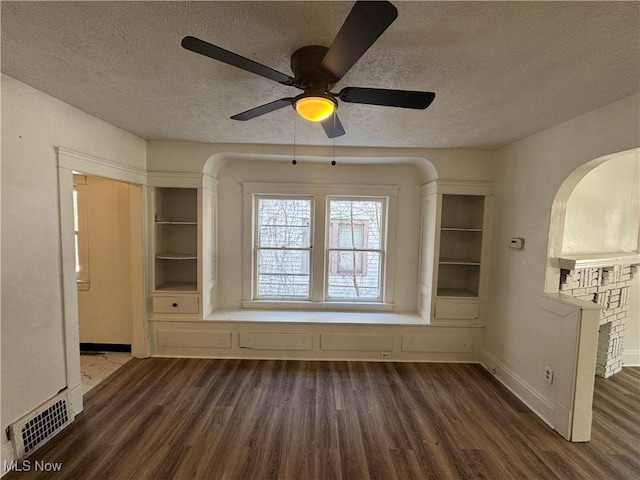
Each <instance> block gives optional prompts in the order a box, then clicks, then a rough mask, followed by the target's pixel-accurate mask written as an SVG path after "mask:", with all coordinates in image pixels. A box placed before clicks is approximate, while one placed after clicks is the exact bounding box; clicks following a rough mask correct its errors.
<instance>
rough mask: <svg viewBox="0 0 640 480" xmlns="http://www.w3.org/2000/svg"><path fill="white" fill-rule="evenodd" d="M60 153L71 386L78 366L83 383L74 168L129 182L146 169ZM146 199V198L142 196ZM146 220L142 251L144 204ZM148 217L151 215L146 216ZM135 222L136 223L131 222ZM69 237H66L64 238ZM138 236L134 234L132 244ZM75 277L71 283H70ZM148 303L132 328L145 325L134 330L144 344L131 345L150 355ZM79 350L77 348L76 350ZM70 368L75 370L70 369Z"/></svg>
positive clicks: (141, 178)
mask: <svg viewBox="0 0 640 480" xmlns="http://www.w3.org/2000/svg"><path fill="white" fill-rule="evenodd" d="M56 153H57V154H58V159H57V163H58V202H59V210H58V217H59V219H60V250H61V256H60V258H61V262H62V265H61V272H62V284H61V285H62V292H61V294H62V302H63V307H62V308H63V312H62V318H63V332H64V336H65V344H66V345H67V346H68V347H67V351H66V355H65V362H66V365H67V371H68V373H67V387H68V388H70V389H72V388H74V387H75V386H76V385H75V384H74V383H69V381H71V382H75V375H76V373H75V372H74V371H75V369H76V368H77V378H78V384H80V350H79V345H80V338H79V320H78V299H77V282H76V274H75V251H74V240H73V231H74V230H73V197H72V191H73V171H78V172H81V173H83V174H87V175H95V176H99V177H103V178H109V179H112V180H117V181H121V182H125V183H129V184H135V185H143V186H144V185H146V181H147V177H146V173H145V172H143V171H141V170H138V169H135V168H132V167H127V166H124V165H120V164H117V163H114V162H112V161H109V160H104V159H100V158H97V157H93V156H91V155H86V154H84V153H79V152H75V151H73V150H69V149H66V148H63V147H56ZM142 201H143V202H144V198H143V199H142ZM142 212H143V219H142V220H143V222H142V224H140V225H137V227H138V228H140V231H139V232H138V233H137V234H136V235H140V236H141V237H142V239H143V241H142V247H143V254H144V253H145V251H146V249H147V248H148V245H149V242H148V241H147V232H148V224H147V223H146V222H147V218H145V216H144V205H143V206H142ZM146 217H148V215H147V216H146ZM132 226H133V225H132ZM65 237H67V238H65ZM134 243H135V239H134V238H133V234H132V246H133V245H134ZM139 274H140V275H141V276H142V278H141V279H140V281H141V282H142V285H143V289H144V290H146V283H145V282H146V279H145V275H144V270H143V271H140V272H139ZM71 281H72V283H71ZM148 307H149V305H148V303H147V302H146V301H144V302H143V305H142V308H140V306H137V307H135V308H134V310H133V315H134V319H133V328H134V329H136V328H137V329H142V330H141V331H139V332H134V335H133V341H136V339H138V340H143V341H144V344H143V345H137V344H136V345H132V349H133V350H134V351H135V352H138V354H139V355H140V356H141V357H148V356H149V354H150V353H151V350H150V348H151V346H150V341H149V334H148V325H147V318H148V311H149V308H148ZM76 350H77V351H76ZM69 369H71V370H74V371H69Z"/></svg>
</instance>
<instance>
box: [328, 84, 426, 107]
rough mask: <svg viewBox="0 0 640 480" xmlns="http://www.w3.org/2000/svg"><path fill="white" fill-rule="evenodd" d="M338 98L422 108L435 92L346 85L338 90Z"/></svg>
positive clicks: (389, 105)
mask: <svg viewBox="0 0 640 480" xmlns="http://www.w3.org/2000/svg"><path fill="white" fill-rule="evenodd" d="M339 97H340V100H342V101H343V102H347V103H365V104H368V105H382V106H385V107H401V108H415V109H417V110H424V109H425V108H427V107H428V106H429V105H431V102H433V99H434V98H436V94H435V93H433V92H414V91H411V90H387V89H384V88H359V87H347V88H343V89H342V90H340V94H339Z"/></svg>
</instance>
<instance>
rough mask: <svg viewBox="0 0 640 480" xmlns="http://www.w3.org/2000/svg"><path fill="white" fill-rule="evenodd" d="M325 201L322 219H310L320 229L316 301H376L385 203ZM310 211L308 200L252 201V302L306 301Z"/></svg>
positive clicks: (263, 198) (276, 197) (367, 199)
mask: <svg viewBox="0 0 640 480" xmlns="http://www.w3.org/2000/svg"><path fill="white" fill-rule="evenodd" d="M327 198H328V202H327V211H326V215H327V217H326V218H318V219H316V220H315V221H316V223H317V224H318V225H319V226H320V227H319V228H321V229H322V226H323V225H326V238H325V245H324V247H325V249H326V253H325V255H324V256H323V258H324V259H325V260H324V261H325V262H326V264H325V265H324V266H323V265H317V266H316V268H319V269H320V271H322V270H324V272H325V289H324V294H323V295H322V298H323V299H324V300H345V301H380V300H381V299H382V273H383V272H382V270H383V265H384V254H385V251H384V248H385V243H386V242H385V238H384V235H385V233H384V232H385V222H386V202H387V199H386V198H371V197H327ZM313 209H314V205H313V197H296V196H285V195H273V196H270V195H259V196H256V197H255V237H254V249H255V252H254V262H255V263H254V267H255V273H256V277H255V286H254V298H256V299H294V300H311V298H312V295H311V271H312V265H311V264H312V257H311V251H312V245H311V239H312V236H313V233H312V232H313V225H312V218H313V215H312V211H313ZM316 258H318V257H317V256H316ZM323 267H324V269H323ZM316 272H318V270H316ZM318 287H319V285H316V286H315V287H314V290H316V292H315V293H314V295H313V298H314V299H318V298H320V297H321V295H320V290H319V289H318Z"/></svg>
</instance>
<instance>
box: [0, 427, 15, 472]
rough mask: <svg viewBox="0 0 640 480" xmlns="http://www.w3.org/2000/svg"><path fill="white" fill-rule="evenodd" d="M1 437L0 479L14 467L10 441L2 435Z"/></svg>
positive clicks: (13, 454) (13, 455)
mask: <svg viewBox="0 0 640 480" xmlns="http://www.w3.org/2000/svg"><path fill="white" fill-rule="evenodd" d="M2 437H3V438H2V445H0V461H1V462H2V463H1V464H0V477H2V476H3V475H4V474H5V473H7V472H9V471H11V468H12V467H13V466H14V464H13V461H14V460H15V459H16V456H15V453H14V451H13V445H12V444H11V441H9V440H7V439H6V438H5V437H4V435H3V436H2Z"/></svg>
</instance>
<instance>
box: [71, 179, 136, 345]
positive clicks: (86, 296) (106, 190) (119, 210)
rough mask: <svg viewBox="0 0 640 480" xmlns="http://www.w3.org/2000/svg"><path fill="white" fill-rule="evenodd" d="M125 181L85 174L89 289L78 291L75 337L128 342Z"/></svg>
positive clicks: (128, 227)
mask: <svg viewBox="0 0 640 480" xmlns="http://www.w3.org/2000/svg"><path fill="white" fill-rule="evenodd" d="M129 188H130V187H129V185H128V184H126V183H122V182H116V181H113V180H108V179H106V178H100V177H93V176H90V175H88V176H87V188H86V192H87V193H86V194H87V224H88V225H87V228H88V239H87V240H88V241H87V244H88V245H87V248H88V251H89V275H90V277H89V281H90V286H89V290H86V291H84V290H79V291H78V317H79V321H80V342H83V343H119V344H128V345H130V344H131V336H132V325H133V318H132V302H133V298H132V289H131V223H130V220H131V219H130V215H129Z"/></svg>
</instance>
